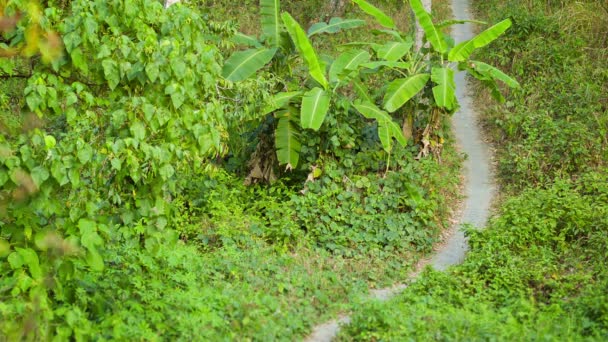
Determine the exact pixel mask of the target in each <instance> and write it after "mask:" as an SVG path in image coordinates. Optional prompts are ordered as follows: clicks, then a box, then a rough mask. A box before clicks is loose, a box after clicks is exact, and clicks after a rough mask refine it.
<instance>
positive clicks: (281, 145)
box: [274, 111, 302, 169]
mask: <svg viewBox="0 0 608 342" xmlns="http://www.w3.org/2000/svg"><path fill="white" fill-rule="evenodd" d="M299 137H300V131H299V130H298V126H297V123H296V122H295V121H294V120H293V118H292V117H291V113H290V112H288V111H285V112H284V113H283V114H282V115H281V116H280V118H279V123H278V125H277V128H276V130H275V132H274V144H275V147H276V149H277V159H278V160H279V164H281V165H284V164H287V168H288V169H293V168H295V167H297V166H298V161H299V160H300V150H301V149H302V144H301V143H300V140H299Z"/></svg>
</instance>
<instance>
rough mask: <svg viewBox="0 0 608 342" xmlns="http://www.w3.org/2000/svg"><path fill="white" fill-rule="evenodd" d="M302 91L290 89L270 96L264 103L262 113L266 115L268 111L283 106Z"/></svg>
mask: <svg viewBox="0 0 608 342" xmlns="http://www.w3.org/2000/svg"><path fill="white" fill-rule="evenodd" d="M301 94H302V92H301V91H290V92H281V93H278V94H276V95H274V96H273V97H271V98H270V99H269V100H268V103H267V104H266V107H264V111H263V112H262V115H266V114H268V113H271V112H274V111H275V110H277V109H279V108H282V107H284V106H285V105H286V104H288V103H289V101H290V100H291V99H292V98H294V97H296V96H299V95H301Z"/></svg>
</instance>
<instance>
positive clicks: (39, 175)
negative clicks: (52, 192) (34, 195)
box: [30, 165, 50, 189]
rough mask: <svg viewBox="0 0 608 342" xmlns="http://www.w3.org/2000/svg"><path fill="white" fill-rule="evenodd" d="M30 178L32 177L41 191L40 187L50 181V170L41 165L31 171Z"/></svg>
mask: <svg viewBox="0 0 608 342" xmlns="http://www.w3.org/2000/svg"><path fill="white" fill-rule="evenodd" d="M30 176H31V177H32V180H34V183H36V187H38V189H40V185H42V183H44V181H45V180H47V179H49V176H50V174H49V170H47V169H46V168H45V167H44V166H40V165H39V166H36V167H35V168H33V169H32V171H30Z"/></svg>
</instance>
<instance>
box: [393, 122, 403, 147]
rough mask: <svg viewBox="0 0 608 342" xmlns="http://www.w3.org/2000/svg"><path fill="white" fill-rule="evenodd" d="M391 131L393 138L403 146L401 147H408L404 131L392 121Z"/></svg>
mask: <svg viewBox="0 0 608 342" xmlns="http://www.w3.org/2000/svg"><path fill="white" fill-rule="evenodd" d="M390 129H391V135H392V136H393V138H395V140H397V142H398V143H399V145H401V146H405V145H407V139H406V138H405V136H404V135H403V130H402V129H401V127H399V125H398V124H397V123H395V122H394V121H393V120H391V121H390Z"/></svg>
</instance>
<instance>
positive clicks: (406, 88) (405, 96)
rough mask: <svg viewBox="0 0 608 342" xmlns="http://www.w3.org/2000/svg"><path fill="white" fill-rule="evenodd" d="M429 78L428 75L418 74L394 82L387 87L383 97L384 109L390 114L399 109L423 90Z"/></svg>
mask: <svg viewBox="0 0 608 342" xmlns="http://www.w3.org/2000/svg"><path fill="white" fill-rule="evenodd" d="M429 78H430V75H429V74H418V75H414V76H410V77H408V78H400V79H397V80H394V81H393V82H391V83H390V84H389V85H388V89H387V91H386V94H385V95H384V108H385V109H386V110H388V111H389V112H390V113H392V112H394V111H396V110H397V109H399V108H401V106H403V105H404V104H405V103H406V102H407V101H408V100H409V99H411V98H412V97H414V96H415V95H416V94H418V93H419V92H420V91H421V90H422V89H423V88H424V86H425V85H426V83H427V82H428V80H429Z"/></svg>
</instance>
